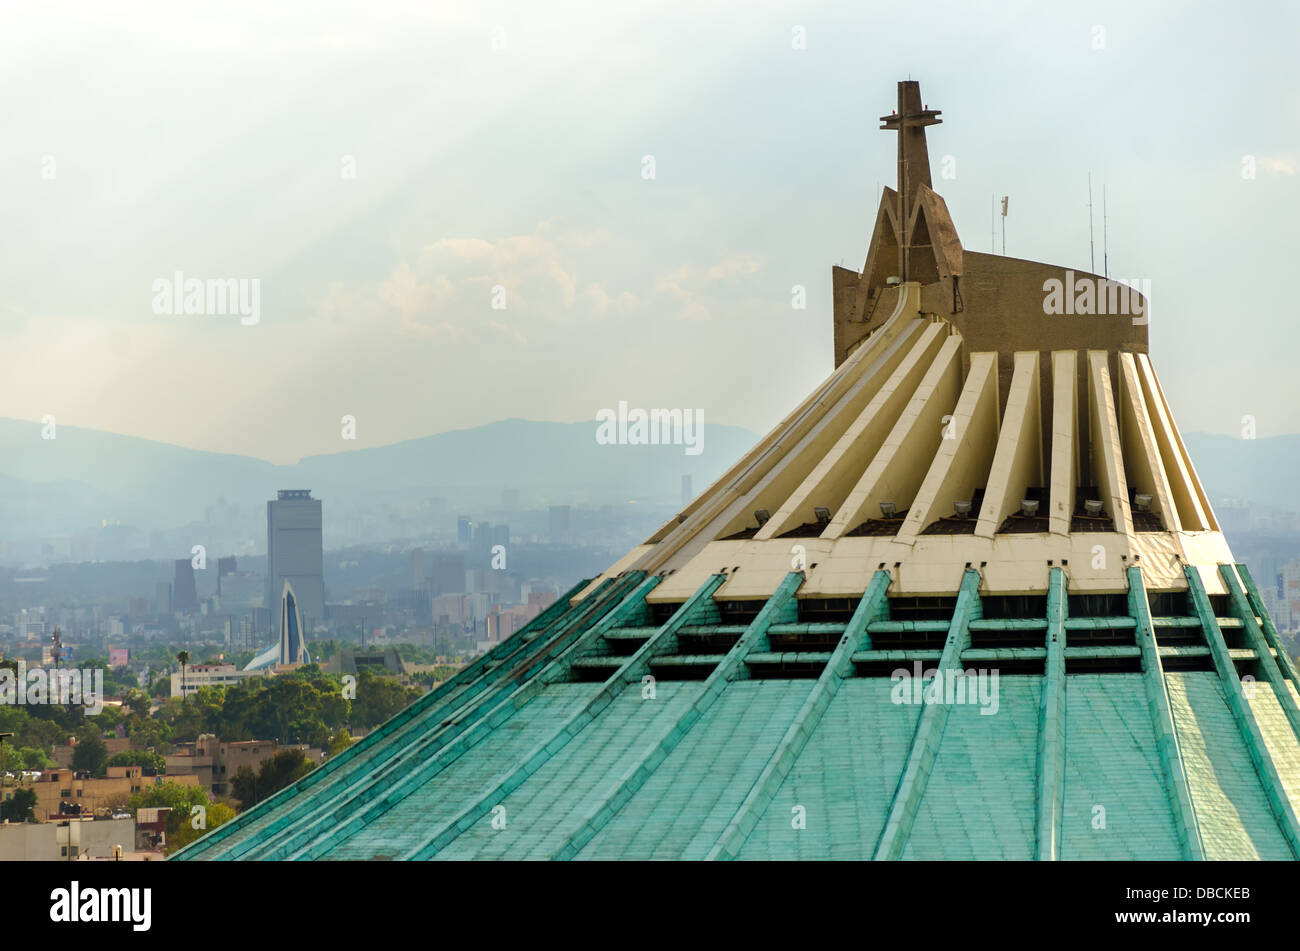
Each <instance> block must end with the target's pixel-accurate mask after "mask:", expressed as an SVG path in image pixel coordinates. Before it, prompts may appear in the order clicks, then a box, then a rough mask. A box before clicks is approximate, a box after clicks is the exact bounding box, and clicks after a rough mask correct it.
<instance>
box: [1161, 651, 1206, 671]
mask: <svg viewBox="0 0 1300 951" xmlns="http://www.w3.org/2000/svg"><path fill="white" fill-rule="evenodd" d="M1160 666H1161V667H1163V668H1164V669H1165V671H1166V673H1169V672H1173V673H1180V674H1182V673H1193V672H1196V673H1207V672H1208V673H1213V671H1214V658H1212V657H1210V655H1209V654H1198V655H1196V656H1193V657H1161V658H1160Z"/></svg>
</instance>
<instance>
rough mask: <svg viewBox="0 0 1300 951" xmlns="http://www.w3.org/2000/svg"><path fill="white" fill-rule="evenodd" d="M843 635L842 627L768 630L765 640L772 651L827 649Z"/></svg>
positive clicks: (832, 648)
mask: <svg viewBox="0 0 1300 951" xmlns="http://www.w3.org/2000/svg"><path fill="white" fill-rule="evenodd" d="M843 636H844V629H843V628H842V627H838V628H837V629H836V630H834V631H768V632H767V642H768V644H769V645H770V646H771V648H772V650H774V651H829V650H834V649H835V646H836V645H837V644H839V642H840V638H841V637H843Z"/></svg>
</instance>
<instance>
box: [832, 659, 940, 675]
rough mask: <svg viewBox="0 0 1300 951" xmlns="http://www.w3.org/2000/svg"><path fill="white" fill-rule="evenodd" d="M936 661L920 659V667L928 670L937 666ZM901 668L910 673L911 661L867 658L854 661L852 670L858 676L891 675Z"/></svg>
mask: <svg viewBox="0 0 1300 951" xmlns="http://www.w3.org/2000/svg"><path fill="white" fill-rule="evenodd" d="M937 664H938V661H934V660H927V661H922V667H923V668H924V669H925V670H929V669H931V668H932V667H935V666H937ZM899 668H902V669H904V670H906V671H907V672H908V674H909V675H910V674H911V672H912V662H911V661H907V660H867V661H863V662H862V663H854V665H853V670H854V673H855V675H856V676H858V677H892V676H893V675H894V671H896V670H898V669H899Z"/></svg>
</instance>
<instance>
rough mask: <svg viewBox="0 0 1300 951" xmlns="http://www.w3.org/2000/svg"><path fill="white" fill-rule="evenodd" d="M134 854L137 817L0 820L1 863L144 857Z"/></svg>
mask: <svg viewBox="0 0 1300 951" xmlns="http://www.w3.org/2000/svg"><path fill="white" fill-rule="evenodd" d="M69 840H71V841H70V842H69ZM133 853H136V841H135V820H134V819H131V818H125V819H121V818H117V819H108V818H103V819H95V818H91V817H89V816H86V817H81V818H71V819H63V820H61V821H59V822H4V823H0V862H60V861H61V862H71V861H86V860H90V859H114V858H122V859H126V858H139V857H140V856H139V855H138V854H133Z"/></svg>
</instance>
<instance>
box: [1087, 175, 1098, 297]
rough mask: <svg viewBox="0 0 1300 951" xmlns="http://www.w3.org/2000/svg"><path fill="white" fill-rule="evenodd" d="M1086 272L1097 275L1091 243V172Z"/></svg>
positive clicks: (1095, 258) (1090, 178) (1090, 177)
mask: <svg viewBox="0 0 1300 951" xmlns="http://www.w3.org/2000/svg"><path fill="white" fill-rule="evenodd" d="M1088 270H1089V271H1091V272H1092V273H1093V274H1096V273H1097V252H1096V249H1095V248H1094V247H1093V241H1092V172H1089V173H1088Z"/></svg>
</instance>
